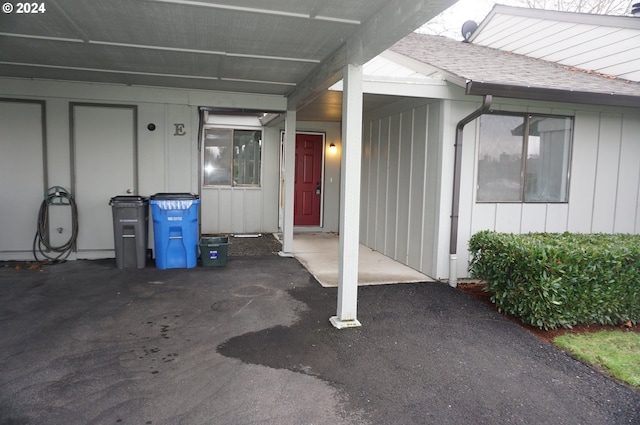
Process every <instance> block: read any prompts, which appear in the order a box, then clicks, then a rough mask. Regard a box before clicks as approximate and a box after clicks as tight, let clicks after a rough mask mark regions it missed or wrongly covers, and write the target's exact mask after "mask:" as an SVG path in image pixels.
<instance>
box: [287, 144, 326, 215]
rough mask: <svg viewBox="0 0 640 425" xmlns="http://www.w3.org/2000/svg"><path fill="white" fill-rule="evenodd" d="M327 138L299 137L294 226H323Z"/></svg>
mask: <svg viewBox="0 0 640 425" xmlns="http://www.w3.org/2000/svg"><path fill="white" fill-rule="evenodd" d="M323 152H324V134H318V133H296V168H295V188H294V192H295V197H294V205H293V225H294V226H320V225H321V210H322V169H323Z"/></svg>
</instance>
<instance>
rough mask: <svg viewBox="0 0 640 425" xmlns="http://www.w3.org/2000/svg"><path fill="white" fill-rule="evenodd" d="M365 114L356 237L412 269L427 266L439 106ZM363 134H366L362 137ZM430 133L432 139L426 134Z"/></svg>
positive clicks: (435, 189)
mask: <svg viewBox="0 0 640 425" xmlns="http://www.w3.org/2000/svg"><path fill="white" fill-rule="evenodd" d="M390 110H391V111H392V113H390V114H385V115H384V116H381V117H376V118H375V119H368V120H367V119H365V124H364V126H365V128H370V131H367V130H365V132H364V134H365V139H364V144H365V147H366V146H371V148H370V152H371V155H370V156H369V155H367V149H366V148H365V155H364V156H363V170H366V171H365V172H363V180H365V181H363V185H362V190H363V191H365V192H366V194H365V195H363V197H362V199H363V202H364V200H366V204H364V205H366V208H364V210H363V212H362V214H361V220H362V221H365V222H366V225H364V226H363V227H362V228H363V229H365V232H364V234H362V235H361V241H362V242H363V243H364V244H366V245H367V246H369V247H371V248H373V249H376V250H377V251H380V252H382V253H384V254H385V255H387V256H389V257H391V258H394V259H395V260H397V261H400V262H402V263H404V264H407V265H409V266H411V267H413V268H415V269H417V270H422V271H425V270H426V269H429V270H428V271H429V272H431V268H432V267H433V263H434V259H435V255H434V245H435V243H434V238H435V237H436V235H435V233H436V232H435V230H436V229H435V223H436V222H437V220H436V211H437V209H438V204H437V201H436V197H437V193H438V184H439V181H440V179H439V174H438V154H439V152H440V142H439V138H438V137H439V134H440V131H439V118H440V116H439V106H438V105H436V106H435V107H433V106H432V105H418V106H416V107H412V108H407V109H406V110H404V111H402V112H400V111H397V110H394V109H393V108H391V109H390ZM367 136H368V137H367ZM430 138H434V140H429V141H428V139H430Z"/></svg>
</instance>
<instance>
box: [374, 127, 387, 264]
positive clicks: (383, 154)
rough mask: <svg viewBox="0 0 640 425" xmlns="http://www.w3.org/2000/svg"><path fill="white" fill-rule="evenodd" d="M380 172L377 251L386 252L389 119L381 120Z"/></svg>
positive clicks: (377, 177) (378, 173) (379, 140)
mask: <svg viewBox="0 0 640 425" xmlns="http://www.w3.org/2000/svg"><path fill="white" fill-rule="evenodd" d="M378 136H379V137H378V152H379V154H378V166H377V168H378V172H377V173H376V174H377V176H376V180H377V182H376V187H377V196H376V198H377V202H376V224H375V232H376V238H375V240H376V243H375V249H376V251H379V252H385V244H386V240H387V217H386V213H387V205H388V202H389V190H388V186H387V182H388V175H389V145H390V143H389V118H384V119H382V120H380V133H379V135H378Z"/></svg>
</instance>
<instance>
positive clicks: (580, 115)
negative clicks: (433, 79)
mask: <svg viewBox="0 0 640 425" xmlns="http://www.w3.org/2000/svg"><path fill="white" fill-rule="evenodd" d="M497 108H500V106H499V105H498V106H497ZM502 109H505V110H509V109H510V108H508V107H505V106H502ZM529 110H530V111H531V109H529ZM536 112H542V113H557V114H567V115H574V116H575V121H574V130H575V131H574V138H573V147H572V153H571V167H570V169H571V179H570V183H569V202H568V203H560V204H555V203H554V204H499V203H483V204H476V203H475V202H474V203H473V205H472V206H471V209H472V211H471V234H473V233H475V232H477V231H480V230H484V229H489V230H496V231H501V232H514V233H526V232H542V231H546V232H564V231H570V232H580V233H596V232H604V233H614V232H615V233H617V232H623V233H640V229H639V219H640V204H639V202H640V142H639V141H638V140H639V139H638V134H640V115H639V114H637V113H636V112H635V111H631V110H629V111H624V110H618V111H607V112H597V111H594V110H571V111H567V110H563V111H554V110H551V109H549V110H546V109H544V108H543V109H540V108H538V110H536ZM462 115H463V114H461V116H462ZM475 147H477V140H476V143H475ZM465 149H466V150H470V149H473V147H472V146H465ZM465 158H466V157H465ZM473 167H475V165H474V166H473ZM473 167H471V165H470V164H469V163H468V161H466V162H465V163H464V164H463V169H464V170H465V171H463V185H465V184H466V185H470V184H471V183H470V182H474V184H473V185H474V186H475V178H476V177H475V174H476V173H477V171H475V169H474V170H473V171H472V172H470V171H467V170H468V169H469V168H473ZM471 173H473V174H471ZM473 196H475V190H474V195H473ZM462 216H463V214H461V217H462ZM463 226H464V224H463V223H462V222H461V228H463ZM471 234H470V235H468V236H463V235H461V238H464V239H466V240H468V237H470V236H471ZM458 257H459V263H460V262H462V263H463V264H466V262H467V261H468V252H466V251H463V252H460V251H459V256H458Z"/></svg>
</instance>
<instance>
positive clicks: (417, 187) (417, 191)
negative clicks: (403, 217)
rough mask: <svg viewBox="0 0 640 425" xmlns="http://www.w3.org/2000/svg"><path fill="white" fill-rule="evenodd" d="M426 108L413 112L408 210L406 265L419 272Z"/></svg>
mask: <svg viewBox="0 0 640 425" xmlns="http://www.w3.org/2000/svg"><path fill="white" fill-rule="evenodd" d="M427 125H428V107H426V106H424V107H421V108H417V109H416V110H415V115H414V121H413V143H412V150H411V188H410V193H411V201H410V208H409V229H410V232H409V251H408V253H407V257H408V261H407V264H408V265H409V266H410V267H413V268H415V269H417V270H421V260H422V231H423V229H422V216H423V214H424V191H425V160H426V154H427V147H426V140H427V133H426V130H427Z"/></svg>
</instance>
